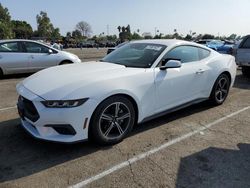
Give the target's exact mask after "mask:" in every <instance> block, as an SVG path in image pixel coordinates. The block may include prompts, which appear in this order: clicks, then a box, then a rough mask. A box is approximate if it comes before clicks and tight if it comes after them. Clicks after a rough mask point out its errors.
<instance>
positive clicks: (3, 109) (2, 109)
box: [0, 106, 16, 112]
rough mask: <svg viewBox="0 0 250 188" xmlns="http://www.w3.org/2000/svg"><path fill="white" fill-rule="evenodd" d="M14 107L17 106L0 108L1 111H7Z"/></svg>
mask: <svg viewBox="0 0 250 188" xmlns="http://www.w3.org/2000/svg"><path fill="white" fill-rule="evenodd" d="M14 108H15V109H16V106H11V107H6V108H0V112H3V111H7V110H12V109H14Z"/></svg>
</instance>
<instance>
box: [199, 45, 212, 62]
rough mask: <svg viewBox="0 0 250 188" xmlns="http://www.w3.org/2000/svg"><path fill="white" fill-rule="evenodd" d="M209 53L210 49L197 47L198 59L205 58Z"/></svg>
mask: <svg viewBox="0 0 250 188" xmlns="http://www.w3.org/2000/svg"><path fill="white" fill-rule="evenodd" d="M209 55H210V51H209V50H206V49H203V48H199V56H200V60H202V59H205V58H207V57H208V56H209Z"/></svg>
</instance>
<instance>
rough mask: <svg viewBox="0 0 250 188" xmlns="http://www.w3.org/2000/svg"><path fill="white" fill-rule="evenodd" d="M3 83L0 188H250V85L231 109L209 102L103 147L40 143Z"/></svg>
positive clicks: (239, 81) (237, 89) (232, 98)
mask: <svg viewBox="0 0 250 188" xmlns="http://www.w3.org/2000/svg"><path fill="white" fill-rule="evenodd" d="M25 76H26V75H22V76H10V77H7V78H4V79H2V80H0V91H1V92H0V187H24V188H26V187H69V186H73V187H82V186H86V187H177V188H184V187H206V188H210V187H227V188H228V187H241V188H244V187H250V178H249V177H250V176H249V172H250V160H249V156H250V136H249V133H250V79H248V78H245V77H243V76H242V74H241V72H240V71H238V74H237V78H236V82H235V84H234V87H233V88H232V89H231V91H230V94H229V96H228V98H227V100H226V102H225V103H224V104H223V105H221V106H218V107H214V106H211V105H210V104H209V103H207V102H204V103H201V104H197V105H194V106H191V107H188V108H185V109H183V110H180V111H177V112H174V113H171V114H168V115H166V116H163V117H160V118H158V119H155V120H152V121H150V122H147V123H144V124H141V125H136V126H135V127H134V130H133V132H132V133H131V134H130V135H129V137H128V138H126V139H125V140H124V141H123V142H121V143H119V144H117V145H114V146H109V147H99V146H96V145H94V144H92V143H89V142H83V143H78V144H73V145H64V144H55V143H49V142H44V141H37V140H35V139H33V138H32V137H30V136H29V135H27V134H26V133H25V132H24V130H23V129H22V128H21V127H20V120H19V117H18V114H17V110H16V108H15V105H16V101H17V94H16V91H15V85H16V84H17V83H18V82H19V81H21V80H23V79H24V77H25Z"/></svg>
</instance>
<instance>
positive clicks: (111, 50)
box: [107, 41, 128, 54]
mask: <svg viewBox="0 0 250 188" xmlns="http://www.w3.org/2000/svg"><path fill="white" fill-rule="evenodd" d="M127 43H128V41H126V42H123V43H121V44H118V45H117V46H115V47H112V48H108V51H107V54H110V53H111V52H113V51H114V50H115V49H117V48H120V47H122V46H123V45H125V44H127Z"/></svg>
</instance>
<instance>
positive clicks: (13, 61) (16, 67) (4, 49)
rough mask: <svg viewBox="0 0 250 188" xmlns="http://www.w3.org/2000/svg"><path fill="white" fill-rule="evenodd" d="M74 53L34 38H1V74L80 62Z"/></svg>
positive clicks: (27, 71)
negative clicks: (55, 47)
mask: <svg viewBox="0 0 250 188" xmlns="http://www.w3.org/2000/svg"><path fill="white" fill-rule="evenodd" d="M80 62H81V60H80V59H79V58H78V57H77V56H76V55H74V54H71V53H68V52H64V51H60V50H57V49H54V48H52V47H50V46H47V45H45V44H42V43H40V42H36V41H32V40H19V39H18V40H0V76H2V75H6V74H16V73H30V72H36V71H39V70H41V69H44V68H48V67H51V66H56V65H62V64H70V63H80Z"/></svg>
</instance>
